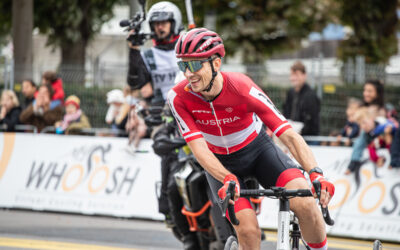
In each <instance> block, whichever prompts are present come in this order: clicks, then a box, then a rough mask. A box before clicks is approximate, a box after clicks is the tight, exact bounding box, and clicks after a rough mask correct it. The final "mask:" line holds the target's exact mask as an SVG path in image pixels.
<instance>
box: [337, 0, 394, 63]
mask: <svg viewBox="0 0 400 250" xmlns="http://www.w3.org/2000/svg"><path fill="white" fill-rule="evenodd" d="M337 2H338V3H339V4H340V10H341V12H340V14H339V17H340V20H341V21H342V23H343V24H345V25H348V26H349V27H350V28H351V29H352V30H353V33H352V34H351V35H350V37H349V38H348V39H346V40H344V41H343V42H342V43H341V45H340V50H339V57H340V58H341V59H342V60H343V61H347V60H348V59H349V58H350V59H354V58H355V57H356V56H357V55H364V56H365V60H366V63H373V64H387V62H388V60H389V58H390V56H392V55H394V54H396V53H397V37H396V32H397V30H398V28H399V27H398V26H399V24H398V23H399V22H398V17H397V13H396V11H397V7H398V5H399V2H398V0H384V1H376V0H365V1H346V0H337Z"/></svg>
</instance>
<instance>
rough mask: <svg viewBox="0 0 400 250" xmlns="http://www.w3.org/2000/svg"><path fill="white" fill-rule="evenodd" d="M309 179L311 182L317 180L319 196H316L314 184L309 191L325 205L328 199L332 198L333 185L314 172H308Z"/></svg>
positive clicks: (333, 192)
mask: <svg viewBox="0 0 400 250" xmlns="http://www.w3.org/2000/svg"><path fill="white" fill-rule="evenodd" d="M310 180H311V183H312V182H314V181H315V180H317V181H318V182H319V183H320V184H321V195H320V197H317V194H316V193H315V189H314V186H313V187H312V188H311V191H312V193H313V194H314V197H316V198H319V203H320V204H321V205H322V206H323V207H326V206H327V205H328V203H329V201H330V200H331V199H332V196H333V195H334V194H335V186H334V185H333V184H332V183H330V182H329V181H327V180H326V179H325V178H324V176H323V175H322V174H320V173H316V172H314V173H311V174H310Z"/></svg>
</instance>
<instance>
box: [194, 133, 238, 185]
mask: <svg viewBox="0 0 400 250" xmlns="http://www.w3.org/2000/svg"><path fill="white" fill-rule="evenodd" d="M187 144H188V146H189V147H190V149H191V150H192V152H193V155H194V156H195V157H196V159H197V161H198V162H199V163H200V165H201V166H202V167H203V168H204V169H205V170H206V171H207V172H208V173H209V174H211V175H212V176H213V177H214V178H215V179H217V180H218V181H220V182H221V183H223V182H224V178H225V176H227V175H228V174H230V172H229V171H228V170H227V169H226V168H225V167H224V166H223V165H222V164H221V162H220V161H219V160H218V159H217V157H215V155H214V154H213V153H212V152H211V150H210V149H209V148H208V146H207V143H206V140H205V139H204V138H198V139H195V140H193V141H189V142H188V143H187Z"/></svg>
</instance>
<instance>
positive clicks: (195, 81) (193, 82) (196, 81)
mask: <svg viewBox="0 0 400 250" xmlns="http://www.w3.org/2000/svg"><path fill="white" fill-rule="evenodd" d="M199 83H200V79H198V80H190V84H191V85H196V84H199Z"/></svg>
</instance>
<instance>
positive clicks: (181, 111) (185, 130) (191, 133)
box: [167, 89, 203, 142]
mask: <svg viewBox="0 0 400 250" xmlns="http://www.w3.org/2000/svg"><path fill="white" fill-rule="evenodd" d="M167 101H168V104H169V107H170V109H171V112H172V114H173V116H174V117H175V120H176V122H177V124H178V127H179V130H180V132H181V134H182V136H183V138H184V139H185V141H186V142H190V141H192V140H194V139H197V138H202V137H203V135H202V134H201V132H200V130H199V129H198V128H197V126H196V123H195V121H194V119H193V116H192V115H191V114H190V112H189V111H188V110H187V109H186V108H185V105H184V103H183V102H182V100H181V99H180V98H179V97H178V96H177V93H176V92H175V90H174V89H171V90H170V91H169V92H168V98H167Z"/></svg>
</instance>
